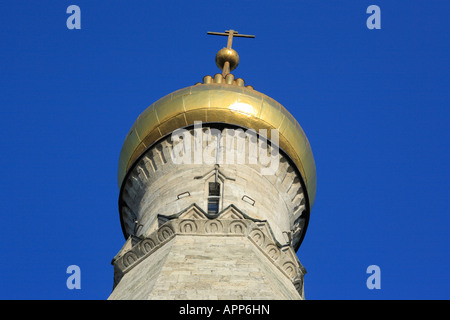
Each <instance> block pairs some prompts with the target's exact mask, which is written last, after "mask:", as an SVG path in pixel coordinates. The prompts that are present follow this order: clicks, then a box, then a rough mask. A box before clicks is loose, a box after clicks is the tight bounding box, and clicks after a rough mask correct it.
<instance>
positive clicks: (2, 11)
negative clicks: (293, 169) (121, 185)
mask: <svg viewBox="0 0 450 320" xmlns="http://www.w3.org/2000/svg"><path fill="white" fill-rule="evenodd" d="M71 4H75V5H78V6H79V7H80V8H81V30H68V29H67V27H66V19H67V18H68V17H69V15H68V14H67V13H66V9H67V7H68V6H69V5H71ZM372 4H375V5H378V6H379V7H380V9H381V29H380V30H369V29H368V28H367V27H366V20H367V18H368V17H369V14H367V13H366V9H367V7H368V6H369V5H372ZM449 15H450V3H449V2H448V1H444V0H442V1H425V0H417V1H381V0H373V1H363V0H352V1H350V0H349V1H331V0H323V1H313V0H308V1H306V0H305V1H270V2H269V1H227V2H223V1H127V2H125V1H117V0H110V1H103V0H96V1H85V0H74V1H70V2H69V1H55V0H54V1H48V0H42V1H39V2H36V1H24V0H14V1H2V2H1V3H0V40H1V49H0V130H1V134H0V146H1V150H2V156H1V157H0V174H1V177H2V187H1V192H0V200H1V204H2V210H1V217H2V220H1V221H2V232H1V236H0V237H1V251H0V252H1V253H0V254H1V263H0V299H106V298H107V297H108V296H109V294H110V292H111V289H112V283H113V267H112V266H111V265H110V262H111V259H112V258H113V257H114V255H115V254H116V253H117V252H118V250H119V249H120V248H121V247H122V244H123V242H124V239H123V235H122V231H121V229H120V222H119V215H118V207H117V201H118V194H119V189H118V186H117V165H118V158H119V152H120V149H121V147H122V143H123V141H124V138H125V136H126V134H127V132H128V130H129V128H130V127H131V125H132V124H133V122H134V120H135V119H136V118H137V116H138V115H139V114H140V113H141V112H142V111H143V110H144V109H145V108H146V107H147V106H149V105H150V104H151V103H153V102H154V101H156V100H157V99H159V98H161V97H162V96H164V95H166V94H168V93H170V92H172V91H175V90H177V89H179V88H183V87H186V86H190V85H193V84H194V83H196V82H199V81H201V79H202V78H203V76H205V75H214V74H215V73H217V72H219V69H217V67H216V66H215V63H214V57H215V54H216V52H217V51H218V50H219V49H220V48H222V47H223V46H225V44H226V42H225V40H226V39H225V38H224V37H214V36H207V35H206V32H207V31H224V30H228V29H234V30H238V31H239V32H241V33H247V34H254V35H256V38H255V39H236V40H235V41H234V43H233V47H234V48H235V49H236V50H237V51H238V52H239V55H240V65H239V67H238V68H237V69H236V70H235V71H233V74H235V75H236V77H242V78H244V79H245V81H246V83H247V84H250V85H252V86H254V88H255V89H256V90H258V91H261V92H263V93H265V94H267V95H269V96H271V97H272V98H274V99H276V100H277V101H279V102H280V103H281V104H283V105H284V106H285V107H286V108H287V109H288V110H289V111H290V112H291V113H292V114H293V115H294V117H295V118H296V119H297V120H298V122H299V123H300V125H301V126H302V127H303V129H304V131H305V133H306V134H307V136H308V139H309V141H310V144H311V146H312V150H313V153H314V157H315V161H316V167H317V176H318V184H317V198H316V203H315V205H314V207H313V209H312V213H311V219H310V224H309V227H308V231H307V234H306V237H305V239H304V241H303V244H302V246H301V247H300V249H299V251H298V255H299V258H300V261H301V262H302V264H303V265H304V266H305V268H306V269H307V271H308V273H307V274H306V276H305V292H306V298H307V299H449V298H450V296H449V289H450V275H449V262H450V252H449V243H450V241H449V240H450V239H449V232H448V230H449V227H450V223H449V222H450V218H449V213H450V212H449V209H448V208H449V200H448V199H449V182H448V181H449V178H450V175H449V148H448V147H449V144H448V142H449V138H450V137H449V121H450V111H449V101H450V100H449V75H448V72H449V48H450V42H449V40H448V33H449V19H448V17H449ZM72 264H75V265H78V266H79V267H80V269H81V289H80V290H69V289H67V287H66V279H67V277H68V274H66V268H67V267H68V266H69V265H72ZM369 265H378V266H379V267H380V270H381V289H379V290H369V289H368V288H367V287H366V279H367V277H368V276H369V275H368V274H367V273H366V268H367V267H368V266H369Z"/></svg>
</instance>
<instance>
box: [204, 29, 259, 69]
mask: <svg viewBox="0 0 450 320" xmlns="http://www.w3.org/2000/svg"><path fill="white" fill-rule="evenodd" d="M207 34H211V35H215V36H226V37H228V41H227V47H226V48H223V49H222V50H220V51H219V52H218V53H217V55H216V64H217V66H218V67H219V68H220V69H221V70H222V76H223V77H226V75H227V74H229V73H230V71H232V70H234V69H236V67H237V66H238V64H239V55H238V54H237V52H236V50H233V49H232V48H231V46H232V45H233V37H239V38H254V37H255V36H254V35H249V34H239V32H237V31H235V30H232V29H230V30H225V32H211V31H208V32H207Z"/></svg>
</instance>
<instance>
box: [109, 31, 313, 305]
mask: <svg viewBox="0 0 450 320" xmlns="http://www.w3.org/2000/svg"><path fill="white" fill-rule="evenodd" d="M210 34H217V35H226V36H228V45H227V47H226V48H223V49H222V50H220V51H219V52H218V54H217V55H216V63H217V65H218V67H219V68H220V69H221V70H222V74H216V75H215V76H213V77H211V76H205V77H204V78H203V81H202V82H201V83H197V84H195V85H193V86H190V87H187V88H183V89H180V90H177V91H175V92H172V93H170V94H169V95H167V96H165V97H163V98H161V99H160V100H158V101H156V102H155V103H153V104H152V105H151V106H150V107H148V108H147V109H146V110H144V111H143V112H142V113H141V115H139V117H138V118H137V120H136V122H135V123H134V125H133V126H132V128H131V130H130V131H129V133H128V135H127V136H126V138H125V142H124V144H123V148H122V151H121V153H120V160H119V170H118V183H119V186H120V196H119V212H120V222H121V225H122V230H123V234H124V236H125V239H126V242H125V244H124V246H123V247H122V249H121V250H120V251H119V253H118V254H117V255H116V256H115V257H114V259H113V261H112V264H113V265H114V289H113V292H112V293H111V295H110V297H109V299H165V300H170V299H230V300H234V299H271V300H273V299H304V288H303V277H304V275H305V273H306V271H305V269H304V268H303V266H302V265H301V263H300V261H299V260H298V258H297V255H296V251H297V250H298V248H299V246H300V244H301V242H302V240H303V237H304V236H305V232H306V228H307V226H308V220H309V215H310V210H311V207H312V205H313V202H314V198H315V193H316V169H315V164H314V159H313V155H312V152H311V148H310V145H309V142H308V140H307V138H306V136H305V134H304V132H303V130H302V128H301V127H300V125H299V124H298V122H297V121H296V120H295V118H294V117H293V116H292V115H291V114H290V113H289V112H288V111H287V110H286V109H285V108H284V107H283V106H282V105H281V104H279V103H278V102H277V101H275V100H274V99H272V98H270V97H268V96H266V95H264V94H263V93H261V92H258V91H256V90H254V89H253V88H252V87H251V86H248V85H245V82H244V80H243V79H241V78H239V79H235V77H234V76H233V74H231V73H230V72H231V71H232V70H234V69H235V68H236V67H237V65H238V63H239V56H238V55H237V53H236V51H234V50H233V49H232V48H231V43H232V40H233V36H234V37H236V36H241V37H252V36H246V35H240V34H238V33H237V32H236V31H233V30H228V31H226V33H210Z"/></svg>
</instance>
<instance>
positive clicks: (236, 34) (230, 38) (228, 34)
mask: <svg viewBox="0 0 450 320" xmlns="http://www.w3.org/2000/svg"><path fill="white" fill-rule="evenodd" d="M207 34H211V35H214V36H226V37H228V42H227V48H228V49H231V45H232V44H233V37H239V38H254V37H255V36H254V35H250V34H239V32H237V31H235V30H225V33H223V32H211V31H208V32H207Z"/></svg>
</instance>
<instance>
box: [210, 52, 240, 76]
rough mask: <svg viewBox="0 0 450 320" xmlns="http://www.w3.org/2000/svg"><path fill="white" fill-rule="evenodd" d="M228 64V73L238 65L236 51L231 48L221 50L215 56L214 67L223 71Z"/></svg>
mask: <svg viewBox="0 0 450 320" xmlns="http://www.w3.org/2000/svg"><path fill="white" fill-rule="evenodd" d="M226 62H228V63H229V64H230V65H229V71H233V70H234V69H236V67H237V66H238V65H239V55H238V53H237V52H236V50H234V49H231V48H222V49H220V50H219V52H217V54H216V65H217V66H218V67H219V69H220V70H223V69H224V67H225V63H226Z"/></svg>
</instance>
